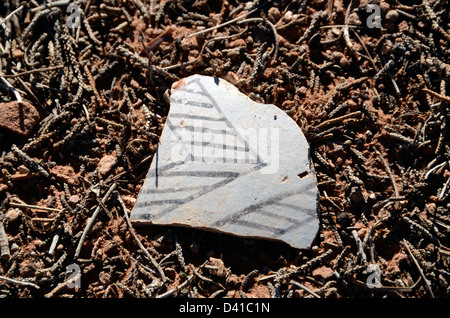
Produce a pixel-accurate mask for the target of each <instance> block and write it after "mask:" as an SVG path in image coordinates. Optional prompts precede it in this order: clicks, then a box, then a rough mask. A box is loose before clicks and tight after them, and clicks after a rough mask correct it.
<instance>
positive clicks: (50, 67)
mask: <svg viewBox="0 0 450 318" xmlns="http://www.w3.org/2000/svg"><path fill="white" fill-rule="evenodd" d="M63 67H64V66H62V65H58V66H49V67H42V68H38V69H35V70H29V71H25V72H22V73H16V74H9V75H6V74H5V75H3V77H4V78H15V77H21V76H24V75H29V74H34V73H41V72H48V71H54V70H59V69H62V68H63Z"/></svg>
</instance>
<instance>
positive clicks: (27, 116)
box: [0, 101, 40, 137]
mask: <svg viewBox="0 0 450 318" xmlns="http://www.w3.org/2000/svg"><path fill="white" fill-rule="evenodd" d="M39 119H40V115H39V112H38V111H37V110H36V108H35V107H34V106H33V105H31V104H30V103H29V102H27V101H23V102H22V104H19V103H18V102H17V101H13V102H8V103H0V128H3V129H6V130H8V131H10V132H12V133H15V134H17V135H19V136H21V137H26V136H28V135H29V134H30V132H31V131H32V130H33V128H34V127H35V126H36V124H37V123H38V122H39Z"/></svg>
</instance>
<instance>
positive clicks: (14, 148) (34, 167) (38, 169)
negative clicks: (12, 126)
mask: <svg viewBox="0 0 450 318" xmlns="http://www.w3.org/2000/svg"><path fill="white" fill-rule="evenodd" d="M11 150H12V151H13V152H14V153H15V154H16V155H17V156H18V157H20V159H22V161H23V162H24V163H25V164H26V165H27V166H28V168H30V169H32V170H34V171H36V172H38V173H39V174H40V175H41V176H43V177H44V178H48V177H49V176H50V174H49V173H48V172H47V171H45V169H44V168H42V167H41V166H40V165H39V164H38V163H37V162H36V161H34V160H33V159H31V158H30V157H29V156H28V155H27V154H26V153H24V152H23V151H22V150H20V149H19V148H18V147H17V146H16V145H12V146H11Z"/></svg>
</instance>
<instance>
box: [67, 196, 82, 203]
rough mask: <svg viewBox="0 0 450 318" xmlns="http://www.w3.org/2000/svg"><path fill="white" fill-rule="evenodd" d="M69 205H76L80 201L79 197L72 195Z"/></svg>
mask: <svg viewBox="0 0 450 318" xmlns="http://www.w3.org/2000/svg"><path fill="white" fill-rule="evenodd" d="M68 201H69V203H72V204H77V203H78V202H79V201H80V197H79V196H78V195H76V194H73V195H71V196H70V197H69V200H68Z"/></svg>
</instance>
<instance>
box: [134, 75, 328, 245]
mask: <svg viewBox="0 0 450 318" xmlns="http://www.w3.org/2000/svg"><path fill="white" fill-rule="evenodd" d="M318 198H319V193H318V189H317V185H316V178H315V173H314V170H313V166H312V164H311V159H310V157H309V144H308V142H307V140H306V138H305V136H304V135H303V133H302V130H301V129H300V127H299V126H298V125H297V124H296V122H295V121H293V120H292V118H290V117H289V116H288V115H287V114H286V113H284V112H283V111H282V110H281V109H279V108H278V107H276V106H275V105H265V104H261V103H257V102H254V101H252V100H251V99H250V98H249V97H247V96H245V95H244V94H243V93H241V92H240V91H239V90H238V88H236V87H235V86H233V85H232V84H230V83H229V82H227V81H225V80H224V79H221V78H217V77H216V78H214V77H208V76H201V75H193V76H190V77H188V78H185V79H182V80H180V81H178V82H175V83H174V84H173V85H172V92H171V95H170V110H169V114H168V116H167V119H166V123H165V126H164V129H163V132H162V135H161V137H160V140H159V144H158V148H157V151H156V154H155V156H154V157H153V161H152V163H151V165H150V169H149V172H148V174H147V178H146V180H145V182H144V184H143V186H142V188H141V190H140V192H139V195H138V198H137V201H136V204H135V205H134V207H133V209H132V211H131V220H132V221H133V222H135V223H141V224H159V225H171V226H188V227H194V228H200V229H203V230H210V231H216V232H221V233H228V234H233V235H236V236H241V237H248V238H259V239H268V240H276V241H280V242H285V243H287V244H289V245H291V246H292V247H294V248H309V247H310V246H311V243H312V241H313V240H314V238H315V237H316V234H317V230H318V228H319V223H318V217H317V208H318Z"/></svg>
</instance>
